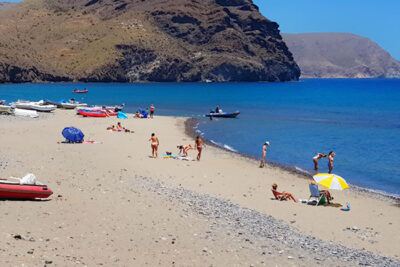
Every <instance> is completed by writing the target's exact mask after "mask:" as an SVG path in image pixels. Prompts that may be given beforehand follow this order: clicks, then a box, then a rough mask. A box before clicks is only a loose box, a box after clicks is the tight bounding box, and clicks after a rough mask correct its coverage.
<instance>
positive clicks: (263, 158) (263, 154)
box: [260, 141, 269, 168]
mask: <svg viewBox="0 0 400 267" xmlns="http://www.w3.org/2000/svg"><path fill="white" fill-rule="evenodd" d="M268 146H269V142H268V141H267V142H265V143H264V145H263V148H262V154H261V162H260V168H264V167H265V162H266V160H267V147H268Z"/></svg>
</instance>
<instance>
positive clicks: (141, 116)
mask: <svg viewBox="0 0 400 267" xmlns="http://www.w3.org/2000/svg"><path fill="white" fill-rule="evenodd" d="M135 118H139V119H140V118H143V115H142V114H140V113H139V111H136V114H135Z"/></svg>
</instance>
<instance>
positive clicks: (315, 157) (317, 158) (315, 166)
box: [313, 153, 326, 171]
mask: <svg viewBox="0 0 400 267" xmlns="http://www.w3.org/2000/svg"><path fill="white" fill-rule="evenodd" d="M321 158H326V154H325V153H318V154H317V155H316V156H314V157H313V162H314V170H315V171H318V160H319V159H321Z"/></svg>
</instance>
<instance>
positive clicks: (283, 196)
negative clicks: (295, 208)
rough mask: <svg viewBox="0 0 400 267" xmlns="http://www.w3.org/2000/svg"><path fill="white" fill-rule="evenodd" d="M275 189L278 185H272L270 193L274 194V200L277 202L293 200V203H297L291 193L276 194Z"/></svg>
mask: <svg viewBox="0 0 400 267" xmlns="http://www.w3.org/2000/svg"><path fill="white" fill-rule="evenodd" d="M276 189H278V185H277V184H273V185H272V193H273V194H274V197H275V199H277V200H281V201H282V200H288V199H291V200H293V201H294V202H295V203H297V200H296V199H295V198H294V196H293V195H292V194H291V193H288V192H285V191H283V192H278V191H277V190H276Z"/></svg>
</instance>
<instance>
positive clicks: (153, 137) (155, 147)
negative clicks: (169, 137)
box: [149, 133, 160, 158]
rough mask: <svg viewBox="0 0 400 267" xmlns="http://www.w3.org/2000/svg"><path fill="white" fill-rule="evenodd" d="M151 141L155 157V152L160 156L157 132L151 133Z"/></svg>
mask: <svg viewBox="0 0 400 267" xmlns="http://www.w3.org/2000/svg"><path fill="white" fill-rule="evenodd" d="M149 141H151V151H152V155H153V158H154V154H155V155H156V158H158V146H159V145H160V142H159V141H158V137H157V136H156V134H155V133H152V134H151V137H150V139H149Z"/></svg>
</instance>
